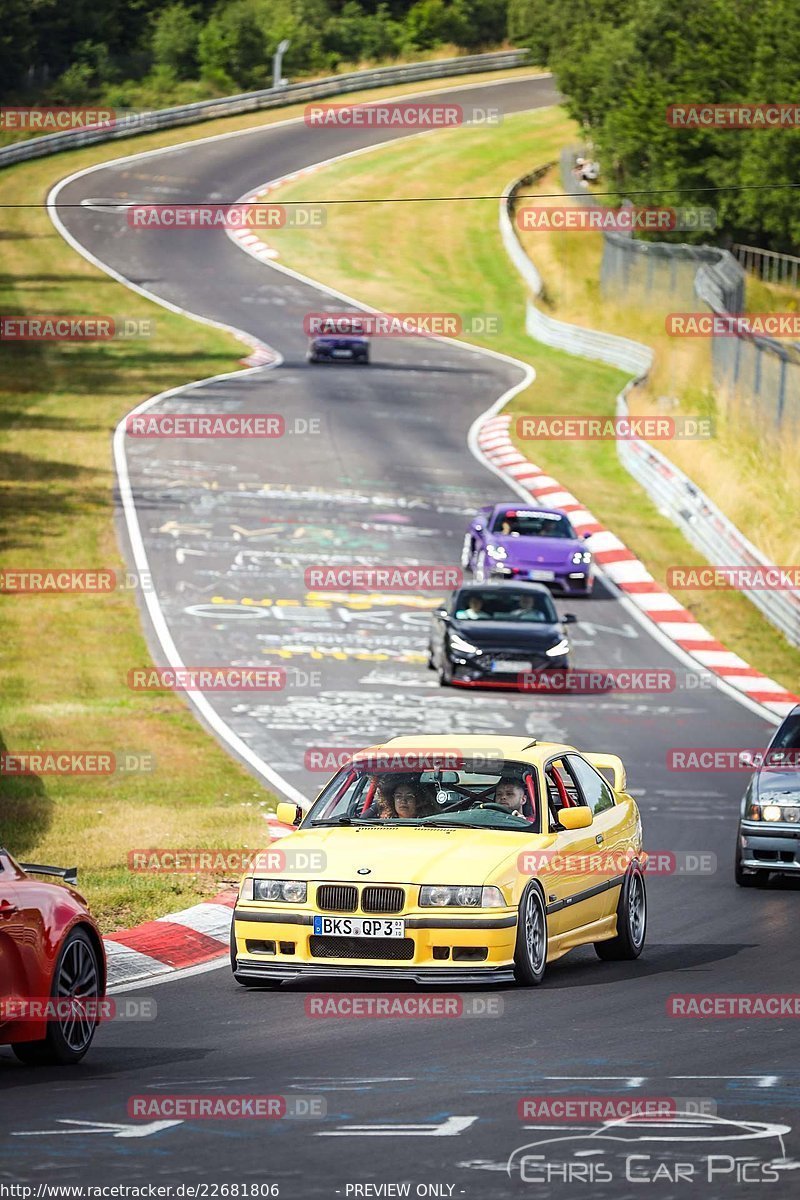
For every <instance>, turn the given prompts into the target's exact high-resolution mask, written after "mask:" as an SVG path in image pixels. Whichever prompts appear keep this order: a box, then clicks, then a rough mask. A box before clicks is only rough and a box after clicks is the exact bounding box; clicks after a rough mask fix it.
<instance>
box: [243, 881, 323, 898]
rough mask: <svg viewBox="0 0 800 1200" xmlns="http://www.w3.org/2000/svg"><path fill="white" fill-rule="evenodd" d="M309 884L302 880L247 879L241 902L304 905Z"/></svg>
mask: <svg viewBox="0 0 800 1200" xmlns="http://www.w3.org/2000/svg"><path fill="white" fill-rule="evenodd" d="M307 893H308V884H307V883H306V882H305V880H301V879H255V878H253V877H252V876H250V877H249V878H247V879H245V881H244V883H243V884H242V890H241V893H240V895H239V899H240V900H272V901H276V900H277V901H283V902H284V903H286V904H304V903H305V900H306V895H307Z"/></svg>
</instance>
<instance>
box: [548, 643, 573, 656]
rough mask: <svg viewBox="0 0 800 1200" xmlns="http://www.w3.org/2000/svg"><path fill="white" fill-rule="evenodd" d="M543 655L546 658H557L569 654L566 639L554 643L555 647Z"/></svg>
mask: <svg viewBox="0 0 800 1200" xmlns="http://www.w3.org/2000/svg"><path fill="white" fill-rule="evenodd" d="M545 654H546V655H547V657H548V658H558V657H559V656H560V655H562V654H569V642H568V641H567V639H566V638H562V639H561V641H560V642H556V644H555V646H551V647H550V649H549V650H545Z"/></svg>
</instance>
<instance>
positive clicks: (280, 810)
mask: <svg viewBox="0 0 800 1200" xmlns="http://www.w3.org/2000/svg"><path fill="white" fill-rule="evenodd" d="M275 816H276V817H277V818H278V820H279V821H280V823H281V825H291V826H292V828H293V829H296V828H297V826H298V825H299V824H300V822H301V821H302V819H303V810H302V808H301V807H300V805H299V804H292V803H290V801H288V800H281V802H280V804H279V805H278V807H277V810H276V812H275Z"/></svg>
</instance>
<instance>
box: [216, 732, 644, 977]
mask: <svg viewBox="0 0 800 1200" xmlns="http://www.w3.org/2000/svg"><path fill="white" fill-rule="evenodd" d="M625 787H626V783H625V769H624V767H623V765H622V762H621V760H620V759H619V758H617V757H616V755H613V754H584V753H580V752H579V751H577V750H575V749H573V747H572V746H566V745H561V744H559V743H555V742H538V741H534V740H531V739H530V738H527V737H496V738H495V737H489V736H481V737H478V736H471V737H462V738H458V739H450V738H446V739H443V738H441V737H438V738H437V737H424V738H418V737H414V738H411V737H403V738H394V739H393V740H391V741H389V742H387V743H385V744H384V745H382V746H373V747H370V748H369V749H366V750H363V751H361V752H359V753H358V754H356V755H354V756H353V757H352V759H351V761H350V762H349V763H348V764H347V765H346V766H345V767H343V768H342V769H341V770H340V771H338V772H337V774H336V775H334V777H333V779H331V781H330V783H328V784H327V785H326V786H325V787H324V788H323V789H322V791H321V793H320V795H319V797H318V798H317V800H316V801H315V803H314V804H313V805H312V806H311V808H310V809H309V811H308V812H306V813H303V811H302V809H300V808H299V807H296V806H295V805H294V804H286V803H284V804H281V805H279V806H278V818H279V820H281V821H283V822H284V823H286V824H287V825H290V826H293V827H295V828H296V832H292V833H291V834H290V835H289V836H288V837H284V838H283V839H281V841H280V842H276V843H274V844H273V846H272V847H271V848H270V849H269V850H268V851H265V852H264V853H263V854H262V855H260V856H259V857H258V860H257V862H256V865H255V866H254V868H253V870H252V871H251V872H250V873H248V874H247V875H246V876H245V877H244V879H243V880H242V883H241V885H240V889H239V896H238V900H237V903H236V908H235V910H234V914H233V922H232V926H231V966H232V969H233V974H234V977H235V978H236V980H237V981H238V982H239V983H241V984H243V985H245V986H248V987H270V986H277V985H278V984H280V983H281V982H283V981H285V980H292V979H298V978H303V977H306V976H338V977H343V978H353V979H358V978H379V979H395V980H403V979H405V980H413V981H416V982H418V983H437V984H464V983H475V982H479V981H482V980H486V981H491V982H493V983H497V982H502V981H510V980H516V981H517V982H518V983H521V984H526V985H535V984H539V983H541V982H542V979H543V977H544V974H545V968H546V965H547V963H548V962H552V961H553V960H554V959H556V958H560V957H561V955H562V954H565V953H566V952H567V951H568V950H571V949H572V948H573V947H574V946H582V945H586V944H587V943H592V944H593V945H594V947H595V950H596V952H597V954H598V957H600V958H601V959H634V958H637V957H638V956H639V954H640V953H641V951H642V947H643V946H644V941H645V930H646V921H647V902H646V896H645V881H644V860H645V855H644V853H643V849H642V827H641V820H640V817H639V810H638V808H637V806H636V801H635V800H634V799H633V797H632V796H630V795H628V793H627V792H626V790H625Z"/></svg>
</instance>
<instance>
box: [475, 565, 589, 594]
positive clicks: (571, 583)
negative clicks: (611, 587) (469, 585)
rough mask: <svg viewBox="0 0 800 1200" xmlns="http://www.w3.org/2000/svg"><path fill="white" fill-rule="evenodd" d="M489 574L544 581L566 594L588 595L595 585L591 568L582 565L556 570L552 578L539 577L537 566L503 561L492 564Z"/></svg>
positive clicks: (536, 581) (502, 577)
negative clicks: (537, 575)
mask: <svg viewBox="0 0 800 1200" xmlns="http://www.w3.org/2000/svg"><path fill="white" fill-rule="evenodd" d="M532 572H533V573H532ZM489 574H490V576H491V578H492V579H507V580H508V581H509V582H515V581H516V582H518V583H523V582H524V583H543V584H544V586H545V587H548V588H551V589H552V590H553V591H556V592H558V593H559V594H560V595H564V596H587V595H589V594H590V593H591V591H592V588H593V587H594V575H593V574H592V572H591V570H582V569H581V568H580V567H576V568H575V569H572V570H568V571H566V570H565V571H556V572H554V575H553V578H552V579H537V578H536V577H535V576H536V572H535V568H529V567H515V566H509V565H507V564H506V563H505V562H502V561H501V562H498V563H493V564H492V566H491V568H490V572H489Z"/></svg>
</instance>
